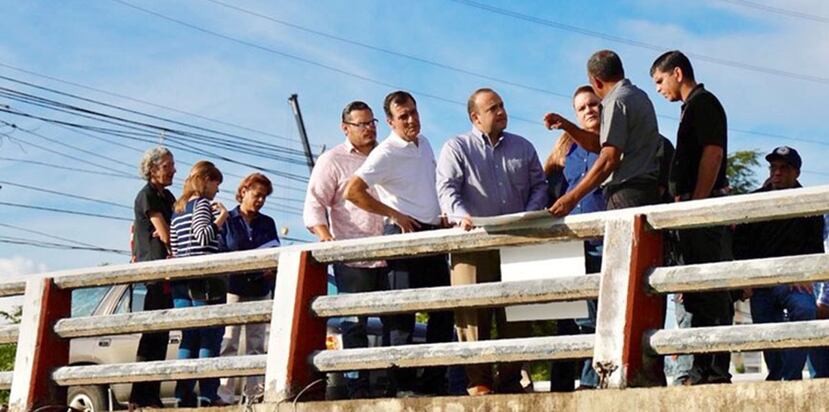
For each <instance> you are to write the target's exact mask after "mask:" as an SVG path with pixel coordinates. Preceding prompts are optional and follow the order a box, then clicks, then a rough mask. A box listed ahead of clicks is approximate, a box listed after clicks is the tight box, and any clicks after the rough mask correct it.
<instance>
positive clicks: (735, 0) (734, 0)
mask: <svg viewBox="0 0 829 412" xmlns="http://www.w3.org/2000/svg"><path fill="white" fill-rule="evenodd" d="M720 1H723V2H726V3H731V4H736V5H738V6H744V7H750V8H752V9H757V10H762V11H766V12H769V13H775V14H779V15H781V16H788V17H796V18H799V19H805V20H811V21H816V22H818V23H829V18H826V17H822V16H818V15H814V14H810V13H803V12H800V11H795V10H789V9H783V8H780V7H772V6H767V5H765V4H760V3H756V2H753V1H747V0H720Z"/></svg>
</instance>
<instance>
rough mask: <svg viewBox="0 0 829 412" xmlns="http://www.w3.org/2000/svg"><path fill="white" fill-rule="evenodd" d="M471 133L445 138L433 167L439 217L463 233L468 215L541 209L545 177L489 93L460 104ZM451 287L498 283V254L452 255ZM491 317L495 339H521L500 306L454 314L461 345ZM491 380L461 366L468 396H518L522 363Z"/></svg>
mask: <svg viewBox="0 0 829 412" xmlns="http://www.w3.org/2000/svg"><path fill="white" fill-rule="evenodd" d="M467 109H468V112H469V119H470V120H471V121H472V130H470V131H468V132H466V133H463V134H460V135H458V136H455V137H453V138H452V139H450V140H449V141H448V142H446V144H445V145H444V146H443V150H441V152H440V159H439V160H438V164H437V192H438V199H439V201H440V207H441V211H442V212H443V213H445V214H447V215H448V217H449V219H450V220H451V221H453V222H455V223H457V224H459V225H460V226H461V227H462V228H464V229H465V230H471V229H472V220H471V217H472V216H477V217H481V216H497V215H502V214H507V213H516V212H524V211H529V210H541V209H543V208H545V207H546V206H547V184H546V182H545V179H544V171H543V169H542V167H541V162H540V161H539V160H538V154H536V151H535V148H534V147H533V145H532V143H530V142H529V141H527V140H526V139H524V138H523V137H521V136H518V135H514V134H511V133H507V132H505V131H504V129H506V127H507V112H506V110H505V109H504V102H503V101H502V100H501V97H500V96H498V94H497V93H495V91H493V90H492V89H478V90H476V91H475V92H474V93H472V95H471V96H470V97H469V102H468V105H467ZM451 266H452V276H451V279H452V285H453V286H454V285H467V284H475V283H483V282H497V281H500V280H501V263H500V258H499V254H498V251H484V252H470V253H455V254H452V257H451ZM493 315H494V316H495V321H496V325H497V328H498V337H499V338H515V337H521V336H527V333H528V330H527V327H526V325H525V324H516V323H512V324H509V323H507V322H506V316H505V313H504V309H503V308H499V309H459V310H456V311H455V325H456V328H457V332H458V339H459V340H460V341H461V342H470V341H477V340H487V339H490V336H491V333H490V332H491V330H490V329H491V325H492V317H493ZM498 368H499V373H498V378H499V379H498V382H493V373H492V365H489V364H484V365H470V366H467V367H466V373H467V376H468V378H469V384H468V392H469V394H470V395H485V394H488V393H491V392H493V390H494V391H495V392H499V393H518V392H522V388H521V384H520V380H521V364H520V363H509V364H502V365H499V367H498Z"/></svg>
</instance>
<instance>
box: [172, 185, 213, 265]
mask: <svg viewBox="0 0 829 412" xmlns="http://www.w3.org/2000/svg"><path fill="white" fill-rule="evenodd" d="M218 234H219V228H218V227H216V224H215V223H213V209H212V207H211V206H210V199H207V198H205V197H200V198H198V199H194V200H191V201H189V202H187V205H186V206H185V207H184V211H182V212H181V213H179V212H173V219H172V223H171V225H170V245H171V247H172V250H173V256H174V257H184V256H199V255H208V254H211V253H218V252H219V236H218Z"/></svg>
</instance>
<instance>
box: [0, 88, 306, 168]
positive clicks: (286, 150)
mask: <svg viewBox="0 0 829 412" xmlns="http://www.w3.org/2000/svg"><path fill="white" fill-rule="evenodd" d="M0 79H3V80H6V81H9V82H12V83H16V84H19V85H24V86H27V87H31V88H34V89H37V90H42V91H46V92H49V93H53V94H57V95H59V96H63V97H69V98H72V99H76V100H80V101H83V102H86V103H92V104H96V105H100V106H103V107H106V108H110V109H115V110H119V111H122V112H126V113H130V114H134V115H138V116H143V117H147V118H150V119H153V120H159V121H163V122H167V123H171V124H175V125H178V126H184V127H188V128H191V129H195V130H199V131H202V132H207V133H213V134H216V135H220V136H225V137H227V138H232V139H234V140H233V141H232V142H233V143H235V142H236V141H243V142H247V143H248V144H249V145H252V146H253V147H256V148H259V149H268V150H274V151H276V152H280V153H285V154H293V155H297V156H304V153H303V152H302V151H300V150H297V149H292V148H289V147H285V146H280V145H276V144H272V143H267V142H262V141H259V140H255V139H251V138H248V137H244V136H240V135H237V134H231V133H226V132H223V131H219V130H215V129H210V128H206V127H202V126H198V125H194V124H191V123H185V122H180V121H177V120H173V119H169V118H165V117H161V116H156V115H153V114H149V113H146V112H141V111H138V110H134V109H129V108H126V107H123V106H118V105H114V104H111V103H107V102H103V101H100V100H96V99H90V98H87V97H83V96H78V95H76V94H72V93H68V92H64V91H61V90H57V89H54V88H50V87H45V86H41V85H37V84H34V83H31V82H26V81H23V80H18V79H14V78H11V77H7V76H2V75H0ZM2 89H3V90H7V91H12V92H15V91H13V90H11V89H6V88H2ZM15 93H19V94H21V95H24V96H27V97H30V98H31V97H34V98H37V99H39V100H42V101H49V102H52V103H54V101H50V100H48V99H44V98H38V97H37V96H33V95H31V94H26V93H21V92H15ZM65 106H66V107H67V108H74V109H76V110H78V109H79V108H77V107H75V106H71V105H65ZM90 113H96V114H97V112H91V111H90ZM113 118H117V117H114V116H113ZM117 119H120V118H117ZM121 120H123V119H121ZM141 124H142V125H144V126H153V127H157V128H161V127H160V126H154V125H150V124H147V123H141ZM163 129H167V128H163ZM162 131H164V132H176V133H178V134H183V133H189V132H182V131H176V130H172V129H171V130H162ZM194 136H197V137H201V138H204V137H207V136H205V135H202V134H194Z"/></svg>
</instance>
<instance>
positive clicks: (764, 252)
mask: <svg viewBox="0 0 829 412" xmlns="http://www.w3.org/2000/svg"><path fill="white" fill-rule="evenodd" d="M766 160H767V161H768V162H769V178H768V180H766V182H765V184H764V185H763V187H761V188H760V189H757V190H756V191H754V192H753V193H762V192H769V191H772V190H786V189H793V188H798V187H801V186H800V182H798V180H797V178H798V176H800V167H801V165H802V163H803V162H802V160H801V159H800V155H799V154H798V153H797V150H795V149H793V148H791V147H788V146H780V147H778V148H776V149H774V150H773V151H772V152H771V153H769V154H768V155H767V156H766ZM810 253H823V217H822V216H808V217H797V218H790V219H783V220H772V221H768V222H757V223H747V224H742V225H738V226H737V228H736V230H735V237H734V256H735V257H736V258H738V259H761V258H770V257H778V256H791V255H803V254H810ZM749 295H750V302H751V321H752V322H754V323H770V322H783V321H784V320H785V321H802V320H813V319H815V317H816V311H817V308H816V304H815V296H814V295H813V293H812V284H811V283H800V284H794V285H778V286H773V287H765V288H754V289H753V290H752V291H751V292H750V293H749ZM820 351H821V349H811V350H809V349H786V350H767V351H763V358H764V359H765V361H766V365H767V366H768V370H769V374H768V376H767V377H766V380H799V379H801V378H802V376H803V366H804V365H805V364H806V357H807V355H810V352H811V356H812V359H813V361H814V360H816V359H820V358H821V357H822V354H821V353H820ZM823 358H825V356H823ZM813 364H814V366H815V369H816V372H817V376H818V377H826V369H827V368H829V365H826V364H825V362H813Z"/></svg>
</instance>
